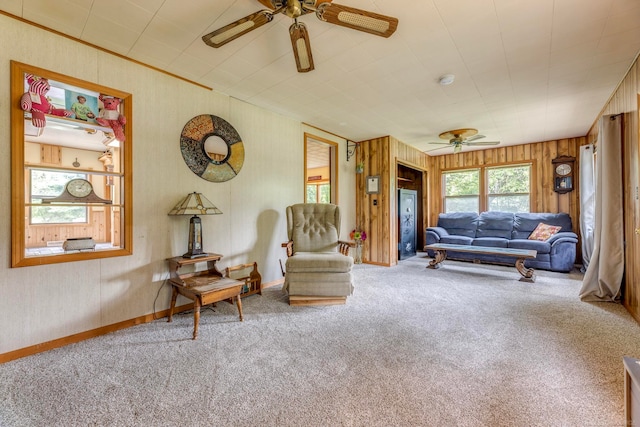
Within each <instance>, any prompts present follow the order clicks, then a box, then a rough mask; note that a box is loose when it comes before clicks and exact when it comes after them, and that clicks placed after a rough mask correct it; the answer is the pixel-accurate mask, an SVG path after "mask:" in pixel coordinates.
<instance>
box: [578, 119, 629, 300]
mask: <svg viewBox="0 0 640 427" xmlns="http://www.w3.org/2000/svg"><path fill="white" fill-rule="evenodd" d="M622 120H623V116H622V115H614V116H604V117H602V118H600V123H599V134H598V155H597V156H596V171H597V173H596V192H595V228H594V232H593V239H594V245H593V254H592V255H591V260H590V262H589V267H588V268H587V271H586V273H585V275H584V280H583V282H582V289H581V290H580V299H582V300H583V301H618V300H620V297H621V288H622V277H623V274H624V233H623V213H622V208H623V206H622V195H623V188H622Z"/></svg>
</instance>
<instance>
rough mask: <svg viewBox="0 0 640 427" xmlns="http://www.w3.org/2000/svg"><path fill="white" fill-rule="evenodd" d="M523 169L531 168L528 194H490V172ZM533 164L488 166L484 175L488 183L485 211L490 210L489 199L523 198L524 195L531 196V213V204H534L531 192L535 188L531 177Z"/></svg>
mask: <svg viewBox="0 0 640 427" xmlns="http://www.w3.org/2000/svg"><path fill="white" fill-rule="evenodd" d="M521 167H528V168H529V192H528V193H489V172H490V171H492V170H497V169H510V168H512V169H515V168H521ZM532 170H533V167H532V164H531V163H526V164H508V165H499V166H495V165H492V166H486V167H484V175H485V182H486V191H485V204H486V206H485V207H486V209H485V211H487V210H489V199H490V198H491V197H508V196H523V195H528V196H529V210H528V212H531V202H532V198H531V190H532V188H533V181H532V179H531V175H532Z"/></svg>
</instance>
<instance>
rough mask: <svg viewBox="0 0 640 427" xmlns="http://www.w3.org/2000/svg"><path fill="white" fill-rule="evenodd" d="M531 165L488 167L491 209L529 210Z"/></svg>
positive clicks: (503, 210) (489, 208) (489, 204)
mask: <svg viewBox="0 0 640 427" xmlns="http://www.w3.org/2000/svg"><path fill="white" fill-rule="evenodd" d="M530 173H531V165H525V166H516V167H508V166H506V167H499V168H487V206H488V209H487V210H489V211H502V212H514V213H515V212H529V209H530V207H529V206H530V204H529V200H530V196H529V192H530V190H529V189H530V188H531V184H530V178H529V175H530Z"/></svg>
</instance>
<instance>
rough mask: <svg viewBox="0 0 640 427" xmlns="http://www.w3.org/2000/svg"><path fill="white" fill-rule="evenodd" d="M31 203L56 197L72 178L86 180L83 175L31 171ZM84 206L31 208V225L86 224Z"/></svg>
mask: <svg viewBox="0 0 640 427" xmlns="http://www.w3.org/2000/svg"><path fill="white" fill-rule="evenodd" d="M30 177H31V203H36V204H40V203H42V200H43V199H46V198H48V197H55V196H58V195H59V194H60V193H62V191H63V190H64V186H65V184H66V183H67V182H68V181H69V180H71V179H73V178H85V179H86V178H87V176H86V175H85V174H80V173H69V172H55V171H46V170H40V169H32V170H31V176H30ZM86 222H88V221H87V208H86V206H50V205H49V206H47V205H43V206H31V224H52V223H58V224H63V223H86Z"/></svg>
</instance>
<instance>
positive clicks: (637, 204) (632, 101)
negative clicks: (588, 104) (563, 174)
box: [587, 59, 640, 322]
mask: <svg viewBox="0 0 640 427" xmlns="http://www.w3.org/2000/svg"><path fill="white" fill-rule="evenodd" d="M639 98H640V66H639V65H638V59H636V62H635V63H634V64H633V66H632V67H631V68H630V70H629V72H628V73H627V75H626V76H625V78H624V79H623V80H622V82H621V83H620V85H619V86H618V89H617V90H616V91H615V92H614V94H613V95H612V97H611V99H610V100H609V102H608V103H607V104H606V105H605V106H604V108H603V109H602V113H601V115H609V114H624V134H623V147H622V153H623V179H624V186H625V188H624V198H625V200H624V222H625V229H624V236H625V241H626V246H625V283H624V293H623V295H624V300H623V303H624V306H625V307H626V309H627V310H628V311H629V313H631V315H632V316H633V317H634V318H635V319H636V320H637V321H638V322H640V235H639V234H638V233H637V232H636V230H639V231H640V201H639V200H638V199H639V198H640V197H638V192H639V189H638V186H639V182H640V173H639V170H640V159H639V151H640V149H639V147H638V144H639V143H640V141H639V139H640V138H639V136H638V134H639V133H640V120H639V118H638V114H639V111H638V104H640V99H639ZM598 119H599V118H598ZM598 124H599V123H598V120H596V121H595V123H594V124H593V126H592V127H591V130H590V131H589V133H588V135H587V138H588V140H589V142H593V141H596V140H597V136H598ZM596 145H597V142H596Z"/></svg>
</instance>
